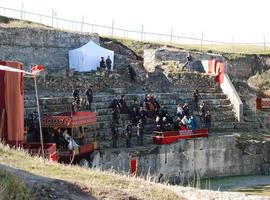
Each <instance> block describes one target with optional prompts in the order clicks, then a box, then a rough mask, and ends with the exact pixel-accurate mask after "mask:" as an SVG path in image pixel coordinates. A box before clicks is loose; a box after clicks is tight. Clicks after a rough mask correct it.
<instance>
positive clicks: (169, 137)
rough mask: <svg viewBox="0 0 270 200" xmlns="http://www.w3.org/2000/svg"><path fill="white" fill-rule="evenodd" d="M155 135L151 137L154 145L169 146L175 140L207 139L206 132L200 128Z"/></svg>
mask: <svg viewBox="0 0 270 200" xmlns="http://www.w3.org/2000/svg"><path fill="white" fill-rule="evenodd" d="M156 134H157V135H154V136H153V141H154V143H155V144H171V143H173V142H175V141H177V140H183V139H190V138H198V137H208V130H207V129H204V128H201V129H196V130H193V131H192V130H187V131H181V130H180V131H164V132H156Z"/></svg>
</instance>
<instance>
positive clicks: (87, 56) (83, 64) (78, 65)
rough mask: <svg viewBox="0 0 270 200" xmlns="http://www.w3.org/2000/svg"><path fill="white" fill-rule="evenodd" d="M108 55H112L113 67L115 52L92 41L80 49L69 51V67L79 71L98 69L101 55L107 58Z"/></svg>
mask: <svg viewBox="0 0 270 200" xmlns="http://www.w3.org/2000/svg"><path fill="white" fill-rule="evenodd" d="M108 56H110V59H111V61H112V68H113V58H114V52H113V51H110V50H108V49H104V48H102V47H101V46H99V45H97V44H96V43H94V42H93V41H90V42H88V43H87V44H85V45H83V46H82V47H80V48H78V49H73V50H71V51H69V68H70V69H74V70H75V71H79V72H88V71H91V70H96V69H97V67H99V62H100V60H101V57H104V60H106V58H107V57H108Z"/></svg>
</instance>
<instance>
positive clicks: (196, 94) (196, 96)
mask: <svg viewBox="0 0 270 200" xmlns="http://www.w3.org/2000/svg"><path fill="white" fill-rule="evenodd" d="M199 98H200V94H199V90H198V89H196V90H195V91H194V93H193V97H192V103H193V111H198V107H199V106H198V102H199Z"/></svg>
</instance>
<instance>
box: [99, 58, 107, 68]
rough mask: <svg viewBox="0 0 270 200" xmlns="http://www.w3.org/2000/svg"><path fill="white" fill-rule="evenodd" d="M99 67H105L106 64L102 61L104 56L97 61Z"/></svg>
mask: <svg viewBox="0 0 270 200" xmlns="http://www.w3.org/2000/svg"><path fill="white" fill-rule="evenodd" d="M99 67H100V68H102V69H106V64H105V61H104V57H101V61H100V62H99Z"/></svg>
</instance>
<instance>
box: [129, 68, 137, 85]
mask: <svg viewBox="0 0 270 200" xmlns="http://www.w3.org/2000/svg"><path fill="white" fill-rule="evenodd" d="M128 73H129V77H130V79H131V80H132V81H135V77H136V75H137V74H136V72H135V70H134V69H133V67H132V66H131V65H129V66H128Z"/></svg>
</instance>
